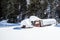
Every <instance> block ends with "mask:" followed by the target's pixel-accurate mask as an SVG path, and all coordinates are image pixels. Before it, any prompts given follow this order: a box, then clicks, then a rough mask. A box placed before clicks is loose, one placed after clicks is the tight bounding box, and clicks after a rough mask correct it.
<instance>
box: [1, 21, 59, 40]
mask: <svg viewBox="0 0 60 40" xmlns="http://www.w3.org/2000/svg"><path fill="white" fill-rule="evenodd" d="M6 21H7V20H3V21H1V22H0V25H1V26H0V40H60V24H57V25H54V24H53V25H51V26H45V27H33V28H28V29H24V28H19V30H18V29H14V28H16V27H20V23H18V24H13V23H7V22H6ZM2 26H4V27H2ZM6 26H7V27H6Z"/></svg>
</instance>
